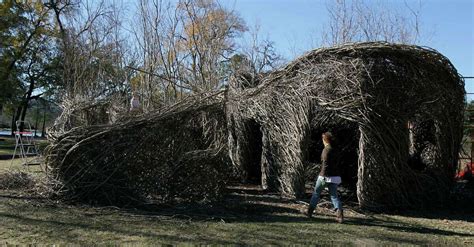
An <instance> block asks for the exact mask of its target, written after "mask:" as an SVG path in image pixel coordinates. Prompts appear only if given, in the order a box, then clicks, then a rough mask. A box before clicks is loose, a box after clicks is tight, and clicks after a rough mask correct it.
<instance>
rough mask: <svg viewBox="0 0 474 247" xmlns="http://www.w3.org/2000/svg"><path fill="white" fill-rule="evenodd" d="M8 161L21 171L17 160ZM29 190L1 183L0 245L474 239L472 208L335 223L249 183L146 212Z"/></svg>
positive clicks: (354, 216) (351, 210) (36, 170)
mask: <svg viewBox="0 0 474 247" xmlns="http://www.w3.org/2000/svg"><path fill="white" fill-rule="evenodd" d="M10 165H11V160H0V176H1V175H2V174H5V173H7V172H9V171H11V170H9V169H10ZM12 167H13V170H22V171H25V170H26V169H25V167H24V166H22V165H21V160H20V159H16V160H14V164H13V166H12ZM29 173H30V174H32V175H33V176H42V172H41V168H40V167H39V166H31V167H29ZM31 191H32V190H31V189H30V190H27V191H25V190H7V189H3V190H2V189H0V219H1V220H0V245H10V244H21V245H23V244H48V245H50V244H79V245H97V244H100V245H103V244H104V245H116V244H134V245H135V244H136V245H155V244H180V243H192V244H232V245H290V244H302V245H369V246H374V245H381V244H387V245H394V244H397V245H399V244H402V245H447V246H463V245H464V246H474V210H473V209H474V208H471V209H470V211H467V212H460V211H453V210H447V209H446V210H441V211H436V212H434V211H430V212H411V213H406V212H405V213H403V214H398V215H396V214H395V215H389V214H373V213H369V212H363V211H360V210H358V209H357V208H356V207H354V206H352V207H347V208H346V211H345V214H346V222H345V223H344V224H337V223H335V216H334V214H333V213H332V211H331V210H330V203H329V202H328V201H323V202H322V204H321V207H320V208H318V213H317V215H316V216H315V218H313V219H308V218H306V217H305V216H304V215H303V214H302V213H301V212H302V211H304V209H305V208H306V206H305V205H304V204H302V203H300V202H296V201H291V200H284V199H282V198H279V197H278V196H276V195H272V194H266V193H263V192H262V191H260V190H259V189H256V188H248V187H233V188H231V191H230V194H229V196H227V197H226V198H225V200H223V201H222V202H219V203H215V204H213V205H175V206H156V205H154V206H150V207H149V208H148V209H147V210H146V211H145V210H138V209H118V208H113V207H106V208H97V207H90V206H81V205H68V204H64V203H59V202H55V201H52V200H50V199H46V198H43V197H41V196H39V195H37V194H35V193H31ZM346 205H350V204H349V203H346Z"/></svg>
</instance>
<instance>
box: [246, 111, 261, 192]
mask: <svg viewBox="0 0 474 247" xmlns="http://www.w3.org/2000/svg"><path fill="white" fill-rule="evenodd" d="M245 127H246V128H247V131H246V133H247V136H246V139H247V142H248V146H247V158H248V159H247V164H246V165H247V166H248V167H247V169H246V170H247V182H248V183H251V184H258V185H262V164H261V163H262V144H263V143H262V138H263V134H262V130H261V126H260V124H259V123H257V122H256V121H255V120H253V119H251V120H249V121H248V122H246V126H245Z"/></svg>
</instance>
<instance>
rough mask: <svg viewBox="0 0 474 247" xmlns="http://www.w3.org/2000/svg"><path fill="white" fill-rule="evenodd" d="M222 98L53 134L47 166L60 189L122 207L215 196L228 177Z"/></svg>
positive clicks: (62, 192) (63, 193)
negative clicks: (109, 123) (108, 123)
mask: <svg viewBox="0 0 474 247" xmlns="http://www.w3.org/2000/svg"><path fill="white" fill-rule="evenodd" d="M223 96H224V93H223V92H222V91H220V92H213V93H210V94H204V95H198V96H195V97H189V98H187V99H186V100H184V101H182V102H179V103H177V104H175V105H173V106H171V107H168V108H166V109H162V110H161V111H159V112H155V113H153V114H149V115H146V116H145V115H142V116H135V117H133V118H130V119H128V120H126V119H124V120H123V121H122V122H116V123H114V124H111V125H93V126H83V127H77V128H73V129H71V130H70V131H68V132H66V133H63V134H61V135H57V136H52V137H51V139H52V143H51V144H50V145H49V146H48V148H47V150H46V163H47V165H48V168H49V169H50V175H51V176H52V178H53V179H54V180H56V181H59V182H60V183H59V184H61V186H60V187H59V188H57V192H58V194H59V195H60V196H61V197H62V198H64V199H66V200H70V201H82V202H89V203H95V204H100V205H121V206H123V205H128V204H142V203H149V202H150V201H152V202H160V203H163V202H169V201H176V200H180V201H203V200H204V201H206V200H213V199H215V198H217V197H219V196H220V195H222V194H223V193H222V191H223V189H225V184H226V182H227V180H228V174H231V171H228V170H229V168H230V167H229V166H228V164H229V162H228V158H227V157H228V155H227V149H226V142H227V139H226V136H227V132H226V126H225V115H224V108H223V106H224V104H223Z"/></svg>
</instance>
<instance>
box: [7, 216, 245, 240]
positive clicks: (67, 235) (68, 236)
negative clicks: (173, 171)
mask: <svg viewBox="0 0 474 247" xmlns="http://www.w3.org/2000/svg"><path fill="white" fill-rule="evenodd" d="M0 217H2V218H4V219H11V220H14V221H15V223H16V224H17V227H19V226H18V225H21V224H23V225H27V226H28V227H29V228H31V227H37V228H41V229H49V230H50V231H49V234H51V235H50V236H47V237H48V238H54V239H61V240H63V241H65V242H67V243H76V244H90V243H91V240H89V241H86V240H81V239H78V238H77V233H74V232H75V231H77V230H78V229H80V230H84V231H87V232H90V231H97V232H110V233H112V234H120V235H121V236H130V237H134V236H139V237H146V238H151V239H155V240H157V241H158V242H186V241H190V240H192V241H197V242H199V241H202V242H212V243H215V244H223V245H224V244H225V245H228V244H234V245H235V244H238V242H235V241H226V240H222V239H219V238H212V237H204V236H199V237H197V238H193V239H189V238H188V237H185V236H184V237H183V236H179V235H175V234H159V233H153V232H150V231H142V230H139V229H136V228H133V227H130V225H119V224H117V225H114V224H100V225H92V224H86V223H72V222H63V221H59V220H51V219H34V218H30V217H25V216H20V215H14V214H9V213H1V212H0ZM123 228H130V230H125V229H123ZM72 229H74V231H71V230H72ZM99 242H101V241H99Z"/></svg>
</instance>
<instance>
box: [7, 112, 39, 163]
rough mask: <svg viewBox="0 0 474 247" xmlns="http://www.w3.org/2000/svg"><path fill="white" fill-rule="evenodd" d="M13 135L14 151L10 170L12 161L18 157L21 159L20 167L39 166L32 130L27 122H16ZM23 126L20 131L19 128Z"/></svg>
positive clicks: (36, 146)
mask: <svg viewBox="0 0 474 247" xmlns="http://www.w3.org/2000/svg"><path fill="white" fill-rule="evenodd" d="M15 124H16V129H17V131H15V132H14V134H15V151H13V156H12V162H11V165H10V168H11V167H12V166H13V160H14V159H15V158H16V155H17V152H18V156H19V157H20V158H21V159H22V165H23V166H24V167H26V169H27V170H28V167H29V166H30V165H41V160H40V158H41V155H40V153H39V152H38V150H39V149H38V145H37V143H36V142H35V136H34V130H33V129H32V128H31V124H30V123H29V122H28V121H16V123H15ZM22 124H23V131H20V126H21V125H22Z"/></svg>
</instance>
